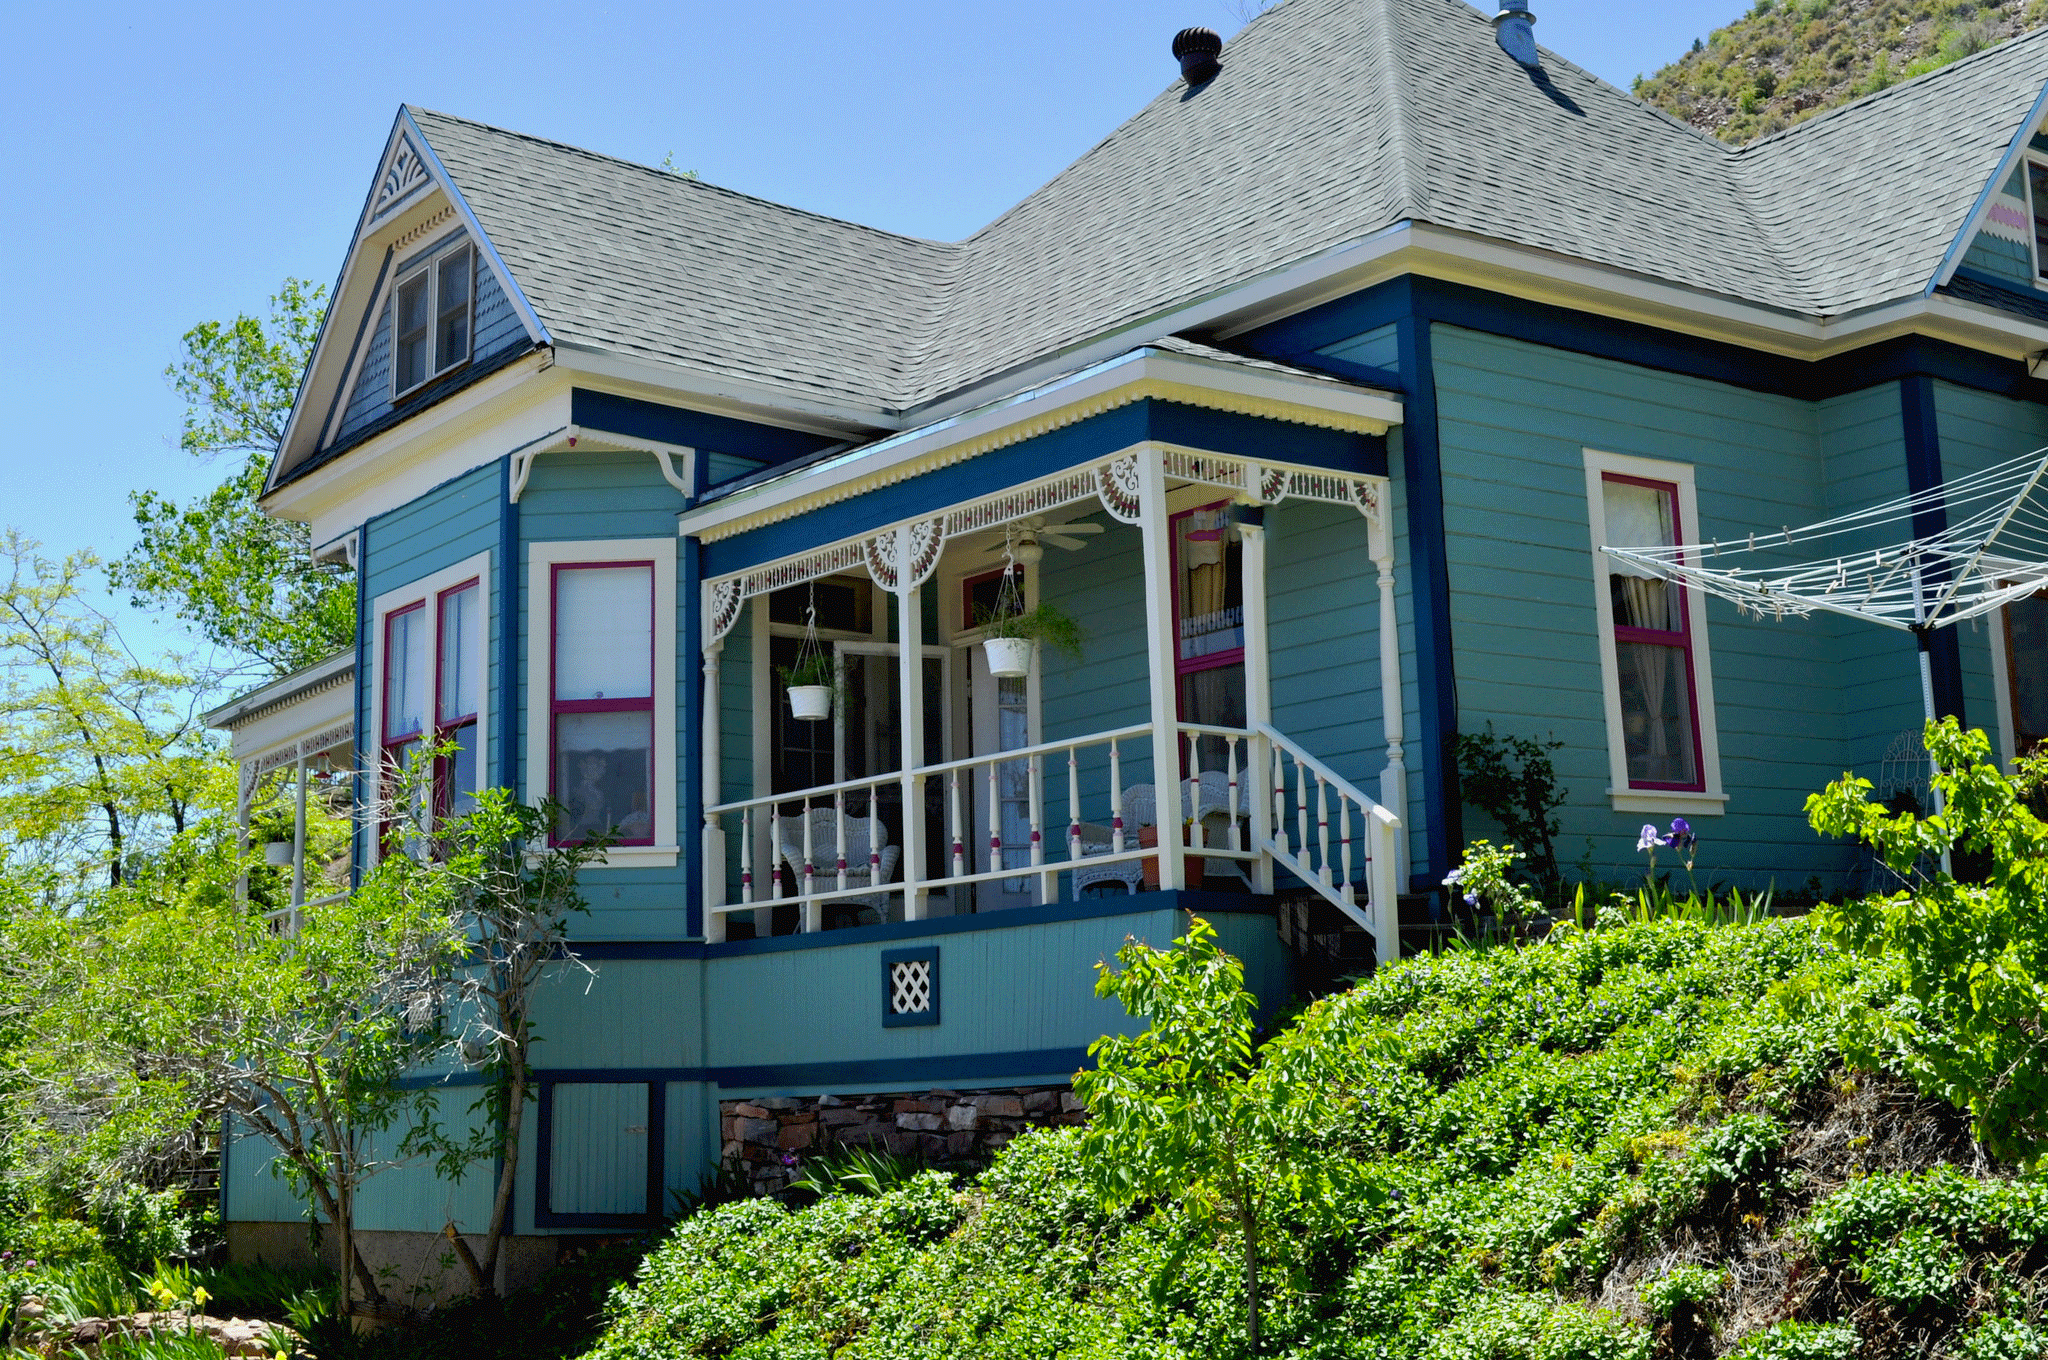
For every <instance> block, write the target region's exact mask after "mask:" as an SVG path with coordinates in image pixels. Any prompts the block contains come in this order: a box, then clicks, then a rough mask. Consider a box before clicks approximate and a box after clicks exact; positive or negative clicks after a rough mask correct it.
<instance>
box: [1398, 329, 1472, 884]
mask: <svg viewBox="0 0 2048 1360" xmlns="http://www.w3.org/2000/svg"><path fill="white" fill-rule="evenodd" d="M1429 325H1430V323H1429V321H1428V320H1427V319H1426V318H1424V317H1415V316H1411V317H1407V318H1405V319H1403V320H1402V321H1401V322H1400V323H1399V328H1398V330H1397V333H1396V338H1397V343H1398V344H1399V346H1400V354H1401V371H1402V372H1403V373H1407V374H1411V375H1413V376H1412V378H1411V385H1410V387H1409V390H1408V396H1407V399H1406V402H1405V403H1404V405H1405V409H1404V411H1403V415H1402V422H1401V478H1402V489H1403V491H1404V492H1405V493H1406V496H1407V500H1408V570H1409V572H1410V574H1411V577H1412V580H1413V585H1412V586H1411V588H1410V592H1409V595H1410V598H1411V599H1412V600H1413V601H1414V605H1413V613H1414V616H1415V688H1416V693H1417V696H1418V698H1419V700H1420V707H1421V722H1420V726H1421V733H1420V736H1421V755H1422V761H1421V765H1422V798H1423V806H1424V807H1425V808H1427V809H1428V812H1427V815H1426V816H1425V817H1424V819H1423V842H1424V846H1425V851H1424V853H1425V854H1426V856H1427V860H1426V862H1425V863H1423V864H1421V865H1418V866H1415V872H1413V873H1412V874H1411V876H1410V880H1409V884H1410V887H1411V888H1413V887H1417V886H1421V887H1422V888H1423V889H1424V890H1425V891H1426V890H1429V889H1433V888H1434V887H1435V886H1436V883H1437V881H1438V880H1439V879H1441V878H1442V877H1443V876H1444V874H1445V873H1446V872H1447V871H1448V870H1449V869H1450V866H1451V856H1452V854H1453V853H1454V847H1458V846H1462V845H1464V843H1465V836H1464V808H1463V805H1462V803H1461V802H1460V799H1459V797H1458V777H1457V764H1456V762H1455V761H1453V760H1452V759H1451V744H1452V742H1453V740H1454V739H1455V738H1456V736H1457V732H1458V674H1457V666H1456V663H1455V661H1454V659H1453V654H1452V651H1451V586H1450V559H1449V555H1448V552H1447V549H1446V545H1445V541H1444V539H1445V535H1444V482H1443V466H1442V458H1441V456H1440V454H1439V450H1438V444H1437V410H1436V361H1435V358H1434V356H1433V353H1432V350H1431V345H1430V334H1429ZM1396 811H1398V812H1399V813H1400V814H1401V815H1402V816H1404V817H1405V816H1406V815H1407V809H1406V808H1400V809H1396Z"/></svg>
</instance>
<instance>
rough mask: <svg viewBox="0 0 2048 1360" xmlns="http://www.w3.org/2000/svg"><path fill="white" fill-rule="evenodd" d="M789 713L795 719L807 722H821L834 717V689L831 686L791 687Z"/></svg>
mask: <svg viewBox="0 0 2048 1360" xmlns="http://www.w3.org/2000/svg"><path fill="white" fill-rule="evenodd" d="M789 713H790V716H791V717H793V718H802V719H803V720H804V721H805V722H819V721H821V720H823V719H825V718H829V717H831V716H832V687H831V686H830V685H791V686H790V687H789Z"/></svg>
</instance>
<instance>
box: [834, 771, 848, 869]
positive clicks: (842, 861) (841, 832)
mask: <svg viewBox="0 0 2048 1360" xmlns="http://www.w3.org/2000/svg"><path fill="white" fill-rule="evenodd" d="M832 820H833V821H835V822H837V823H838V826H837V827H835V828H834V839H835V840H837V841H838V845H837V846H836V847H835V848H836V849H837V850H838V852H839V881H838V883H837V885H836V886H837V889H838V891H840V892H845V891H846V790H845V789H841V790H839V792H837V793H835V794H833V795H832Z"/></svg>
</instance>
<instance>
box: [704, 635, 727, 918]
mask: <svg viewBox="0 0 2048 1360" xmlns="http://www.w3.org/2000/svg"><path fill="white" fill-rule="evenodd" d="M724 651H725V639H724V638H720V639H718V641H716V642H713V643H712V644H710V645H709V646H707V647H706V648H705V649H704V693H703V708H704V712H703V722H704V734H703V738H702V740H703V771H702V778H703V781H704V849H703V859H702V866H703V868H702V877H703V880H704V884H703V895H704V938H705V939H706V940H708V941H709V942H711V943H712V944H717V943H719V942H720V941H722V940H724V939H725V913H724V912H722V911H720V910H718V908H720V907H722V906H724V905H725V828H724V827H723V826H721V825H719V821H718V814H717V813H715V812H713V811H711V809H712V808H714V807H716V806H717V805H718V804H720V803H722V802H724V801H725V799H724V798H723V797H722V796H721V795H722V792H723V789H724V780H723V778H722V777H721V771H720V765H721V764H722V763H723V760H724V754H723V752H722V751H721V749H720V744H719V739H720V736H721V735H722V734H721V723H720V712H719V709H720V707H721V705H720V702H719V691H718V670H719V658H720V654H721V653H723V652H724Z"/></svg>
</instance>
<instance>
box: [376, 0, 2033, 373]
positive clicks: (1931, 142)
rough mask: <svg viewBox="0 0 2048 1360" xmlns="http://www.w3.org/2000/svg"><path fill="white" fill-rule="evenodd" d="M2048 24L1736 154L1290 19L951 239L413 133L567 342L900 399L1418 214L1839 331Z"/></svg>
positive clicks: (1458, 49) (1494, 68) (1525, 84)
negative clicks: (992, 217)
mask: <svg viewBox="0 0 2048 1360" xmlns="http://www.w3.org/2000/svg"><path fill="white" fill-rule="evenodd" d="M2044 82H2048V32H2044V33H2037V34H2034V35H2030V36H2028V37H2025V38H2021V39H2017V40H2015V41H2013V42H2010V43H2007V44H2004V45H2002V46H2000V47H1997V48H1994V49H1992V50H1991V51H1989V52H1986V53H1982V54H1979V55H1978V56H1976V57H1972V58H1970V59H1968V60H1966V61H1963V62H1959V63H1957V64H1955V65H1953V66H1950V67H1946V68H1944V69H1942V70H1940V71H1937V72H1934V73H1932V74H1930V75H1926V76H1923V77H1921V78H1919V79H1917V80H1914V81H1909V82H1906V83H1904V84H1902V85H1898V86H1894V87H1892V88H1891V89H1889V90H1886V91H1883V92H1881V93H1879V94H1877V95H1873V96H1870V97H1868V98H1866V99H1863V100H1860V101H1858V102H1856V103H1854V104H1851V105H1848V106H1846V107H1844V108H1841V109H1838V110H1835V111H1832V112H1830V113H1828V114H1825V115H1823V116H1821V117H1818V118H1815V119H1812V120H1810V121H1809V122H1807V123H1804V124H1801V125H1800V126H1798V127H1795V128H1793V129H1791V130H1789V131H1787V132H1784V133H1781V134H1779V135H1777V136H1775V137H1772V138H1768V139H1766V140H1764V141H1761V142H1758V143H1754V144H1752V145H1751V146H1748V147H1745V148H1742V149H1740V150H1736V149H1731V148H1728V147H1726V146H1723V145H1722V144H1720V143H1719V142H1716V141H1714V140H1713V139H1712V138H1709V137H1707V136H1705V135H1703V134H1701V133H1699V132H1697V131H1695V130H1694V129H1691V128H1688V127H1686V126H1684V125H1683V124H1680V123H1678V122H1676V121H1675V120H1673V119H1671V118H1669V117H1667V116H1666V115H1664V114H1662V113H1660V112H1658V111H1657V110H1654V109H1652V108H1650V107H1649V106H1648V105H1645V104H1643V103H1642V102H1640V101H1638V100H1636V99H1634V98H1633V97H1631V96H1629V95H1627V94H1624V93H1623V92H1621V91H1619V90H1617V89H1615V88H1614V87H1612V86H1610V85H1608V84H1606V83H1604V82H1602V81H1600V80H1599V79H1597V78H1596V77H1594V76H1592V75H1590V74H1588V73H1587V72H1585V71H1582V70H1580V69H1579V68H1578V67H1576V66H1573V65H1572V64H1571V63H1569V62H1567V61H1565V60H1563V59H1561V58H1559V57H1557V56H1555V55H1554V54H1552V53H1549V52H1547V51H1546V52H1545V53H1544V64H1543V71H1542V72H1541V73H1540V74H1538V75H1533V76H1532V74H1531V73H1529V72H1528V71H1525V70H1524V69H1523V68H1522V67H1521V66H1519V65H1517V64H1516V63H1515V62H1514V61H1513V60H1511V59H1510V58H1509V57H1508V56H1507V55H1506V54H1505V53H1503V52H1502V51H1501V50H1500V49H1499V47H1498V46H1497V45H1496V44H1495V42H1494V40H1493V30H1492V25H1491V24H1490V23H1489V21H1488V20H1487V19H1486V18H1485V17H1484V16H1482V15H1481V14H1479V13H1478V12H1477V11H1475V10H1474V9H1472V8H1471V7H1470V6H1469V5H1467V4H1464V3H1463V2H1462V0H1285V3H1283V4H1281V5H1279V6H1277V7H1276V8H1274V9H1273V10H1270V11H1269V12H1267V13H1266V14H1265V15H1264V16H1262V17H1261V18H1259V19H1258V20H1256V21H1254V22H1253V23H1251V24H1250V25H1248V26H1247V27H1246V28H1245V29H1244V30H1242V31H1241V32H1240V33H1239V34H1238V35H1237V36H1236V37H1235V38H1233V39H1232V40H1231V42H1230V43H1229V44H1228V46H1227V47H1226V49H1225V52H1224V66H1223V73H1222V74H1221V75H1220V76H1218V77H1217V78H1216V79H1215V80H1214V81H1213V82H1211V83H1210V84H1209V85H1208V86H1207V87H1205V88H1203V89H1201V90H1198V91H1195V92H1193V93H1190V92H1189V90H1188V88H1187V86H1186V85H1185V84H1184V83H1183V82H1180V81H1175V82H1174V83H1173V84H1172V85H1171V86H1169V87H1168V88H1167V89H1166V90H1165V91H1164V92H1162V93H1161V94H1160V95H1159V96H1158V97H1157V98H1156V99H1154V100H1153V101H1152V102H1151V103H1150V104H1149V105H1147V106H1146V107H1145V108H1144V109H1143V110H1141V111H1140V112H1139V113H1138V114H1137V115H1135V116H1134V117H1132V118H1131V119H1130V120H1129V121H1128V122H1126V123H1125V124H1124V125H1123V126H1122V127H1120V128H1118V129H1117V130H1116V131H1115V132H1113V133H1112V134H1110V136H1108V137H1107V138H1105V139H1104V140H1103V141H1102V142H1101V143H1100V144H1098V145H1097V146H1096V147H1094V148H1093V149H1092V150H1090V151H1089V152H1088V153H1087V154H1086V155H1084V156H1083V157H1081V159H1080V160H1078V161H1076V162H1075V163H1074V164H1073V165H1072V166H1070V167H1069V168H1068V169H1066V170H1065V171H1064V172H1062V173H1061V174H1060V175H1058V176H1057V177H1056V178H1054V179H1053V180H1052V181H1051V182H1049V183H1047V184H1046V185H1045V186H1043V187H1042V188H1040V189H1039V190H1038V191H1037V192H1035V193H1033V194H1032V195H1030V196H1029V197H1028V198H1026V199H1025V200H1024V201H1023V202H1021V203H1019V204H1018V205H1017V206H1016V207H1014V208H1012V209H1011V210H1010V211H1009V212H1007V213H1005V214H1004V215H1003V216H1002V217H1000V218H998V219H997V220H996V221H995V222H993V223H991V224H990V225H989V226H987V227H985V228H983V229H982V230H981V231H979V232H977V233H975V234H974V235H973V236H971V237H969V238H968V239H967V240H965V241H962V242H958V243H952V244H948V243H941V242H933V241H923V240H915V239H912V238H908V237H902V236H896V235H892V234H890V233H887V232H881V231H875V230H871V229H869V228H865V227H860V226H856V225H853V224H850V223H846V222H840V221H836V220H833V219H830V218H824V217H819V216H816V215H814V214H810V213H805V212H800V211H797V210H795V209H791V208H786V207H782V206H779V205H776V204H772V203H767V202H764V201H762V200H759V199H754V198H749V197H747V196H745V195H742V194H737V193H733V192H730V191H728V190H724V189H719V188H715V187H713V186H711V185H706V184H701V183H697V182H694V181H690V180H684V179H681V178H679V177H677V176H675V175H671V174H667V173H664V172H662V171H659V170H652V169H648V168H646V167H642V166H636V165H631V164H628V163H626V162H621V161H616V160H612V159H610V158H607V157H603V156H598V155H594V154H592V153H589V152H585V151H580V150H577V149H575V148H571V147H565V146H561V145H559V144H556V143H552V142H545V141H541V140H539V139H536V138H530V137H524V136H520V135H518V134H514V133H508V132H503V131H499V130H497V129H492V128H487V127H484V126H482V125H480V124H476V123H470V122H466V121H464V120H461V119H457V118H452V117H449V116H447V115H443V114H433V113H427V112H423V111H418V110H415V111H414V114H413V116H414V117H415V118H416V120H417V121H418V122H419V124H420V127H421V130H422V131H423V132H424V133H425V134H426V136H427V138H428V140H429V142H430V143H432V145H433V146H434V148H435V150H436V152H437V153H438V154H439V155H440V156H441V159H442V161H443V163H444V164H445V165H446V166H447V168H448V170H449V172H450V174H451V175H452V176H453V177H454V179H455V181H456V183H457V184H458V186H459V187H460V188H461V190H462V192H463V194H464V196H465V197H466V198H467V199H468V200H469V202H470V204H471V206H472V208H473V209H474V210H475V212H476V214H477V217H478V219H479V221H480V222H481V223H482V225H483V227H484V230H485V231H486V232H487V233H488V234H489V235H490V238H491V240H492V241H493V242H494V243H495V244H496V245H497V247H498V249H499V251H500V253H501V254H502V255H503V256H504V258H505V261H506V264H507V265H508V267H509V268H510V269H511V270H512V272H513V275H514V276H515V277H516V278H517V279H518V280H519V282H520V284H521V286H522V287H523V288H524V289H525V291H526V292H527V295H528V297H529V298H530V300H531V301H532V302H533V304H534V307H535V309H536V311H538V312H539V314H540V316H541V319H542V321H543V322H544V323H545V324H546V325H547V327H548V328H549V330H550V331H552V332H553V333H554V334H555V336H556V337H557V338H558V339H561V340H565V341H568V342H571V343H575V344H581V345H588V346H593V347H596V348H600V349H606V350H615V351H619V352H622V353H627V354H633V355H637V356H642V357H647V358H654V359H661V360H666V361H669V362H673V363H678V364H682V365H685V366H687V367H690V368H692V369H696V370H700V371H704V372H707V373H713V374H724V375H731V376H736V377H745V378H750V379H755V380H760V381H766V382H770V383H774V384H778V385H782V386H785V387H786V388H787V389H788V390H790V391H791V392H792V393H795V394H800V395H804V396H810V397H819V398H829V399H839V400H849V401H854V402H859V403H863V404H873V405H879V406H882V407H885V408H890V409H907V408H912V407H915V406H917V405H919V404H921V403H924V402H927V401H930V400H933V399H935V398H937V397H940V396H943V395H945V394H946V393H948V392H952V391H955V390H958V389H959V388H961V387H963V386H966V385H969V384H972V383H976V382H979V381H982V380H984V379H988V378H990V377H993V376H996V375H1000V374H1002V373H1004V372H1006V371H1009V370H1011V369H1014V368H1017V367H1020V366H1022V365H1025V364H1028V363H1032V362H1035V361H1038V360H1041V359H1043V358H1045V357H1048V356H1052V355H1057V354H1059V353H1061V352H1062V351H1064V350H1067V349H1069V348H1071V347H1074V346H1077V345H1080V344H1083V343H1086V342H1088V341H1090V340H1092V339H1094V338H1096V337H1099V336H1102V335H1104V334H1106V333H1111V332H1114V331H1116V330H1117V329H1119V328H1121V327H1123V326H1127V325H1130V324H1132V323H1135V322H1137V321H1140V320H1142V319H1143V318H1145V317H1147V316H1151V315H1154V314H1157V313H1159V312H1162V311H1164V310H1167V309H1169V308H1172V307H1174V306H1176V305H1178V304H1181V303H1185V302H1188V301H1191V300H1193V299H1195V298H1199V297H1201V296H1203V295H1205V294H1208V293H1211V292H1214V291H1216V290H1219V289H1222V288H1225V287H1228V286H1230V285H1231V284H1233V283H1236V282H1239V281H1242V280H1245V279H1248V278H1252V277H1255V276H1257V275H1259V274H1262V273H1265V272H1267V271H1270V270H1273V269H1277V268H1281V267H1283V266H1285V265H1287V264H1290V263H1293V262H1295V261H1298V260H1301V259H1303V258H1305V257H1307V256H1310V255H1312V254H1314V253H1315V252H1317V251H1319V250H1322V249H1325V248H1327V247H1330V246H1334V245H1338V244H1341V243H1344V242H1347V241H1352V240H1356V239H1358V238H1360V237H1362V236H1365V235H1368V234H1370V233H1371V232H1373V231H1376V230H1379V229H1381V228H1384V227H1387V226H1391V225H1393V224H1395V223H1398V222H1402V221H1417V222H1428V223H1433V224H1435V225H1438V226H1442V227H1447V228H1452V229H1457V230H1461V231H1468V232H1472V233H1475V234H1478V235H1482V236H1486V237H1491V238H1494V239H1497V240H1502V241H1507V242H1512V243H1515V244H1519V245H1524V246H1530V247H1535V248H1539V249H1542V250H1547V251H1554V252H1557V253H1559V254H1562V255H1566V256H1571V257H1575V258H1578V259H1581V260H1586V261H1589V262H1592V263H1595V264H1601V265H1607V266H1612V267H1616V268H1620V269H1624V270H1628V271H1632V272H1635V273H1638V274H1642V275H1646V276H1649V277H1652V278H1656V279H1660V280H1665V281H1669V282H1674V283H1678V284H1682V285H1686V286H1689V287H1694V288H1698V289H1700V290H1702V291H1705V292H1709V293H1715V294H1721V295H1724V296H1727V297H1732V298H1738V299H1741V300H1744V301H1748V302H1754V303H1761V304H1765V305H1769V306H1776V307H1781V308H1784V309H1786V310H1789V311H1793V312H1799V313H1804V314H1809V315H1828V314H1834V313H1838V312H1841V311H1844V310H1849V309H1853V308H1856V307H1860V306H1864V305H1868V304H1870V303H1874V302H1877V301H1881V300H1884V299H1888V298H1895V297H1900V296H1905V295H1910V294H1914V293H1917V292H1918V291H1919V290H1920V289H1921V288H1923V287H1924V286H1925V285H1926V283H1927V281H1928V280H1929V279H1930V278H1931V277H1932V276H1933V274H1934V273H1935V271H1936V269H1937V268H1938V266H1939V264H1940V261H1941V258H1942V255H1943V253H1944V252H1945V251H1946V249H1947V248H1948V245H1949V243H1950V241H1951V240H1953V239H1954V237H1955V235H1956V233H1957V231H1958V230H1959V229H1960V227H1961V225H1962V223H1963V219H1964V217H1965V216H1966V215H1967V214H1968V212H1969V210H1970V207H1971V205H1972V204H1973V203H1974V201H1975V200H1976V197H1977V194H1978V192H1979V191H1980V190H1981V189H1982V187H1983V185H1984V184H1985V182H1986V181H1987V180H1988V179H1989V178H1990V176H1991V174H1992V171H1993V170H1994V168H1995V166H1996V163H1997V161H1998V158H1999V155H2000V154H2001V153H2002V152H2003V150H2004V149H2005V146H2006V145H2007V143H2008V142H2009V141H2010V139H2011V137H2012V135H2013V133H2014V131H2015V130H2016V129H2017V128H2018V126H2019V124H2020V122H2021V120H2022V119H2023V117H2024V116H2025V114H2026V112H2027V110H2028V108H2029V107H2030V106H2031V104H2032V102H2033V100H2034V98H2035V97H2036V95H2037V94H2038V93H2039V91H2040V89H2041V87H2042V85H2043V83H2044Z"/></svg>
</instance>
